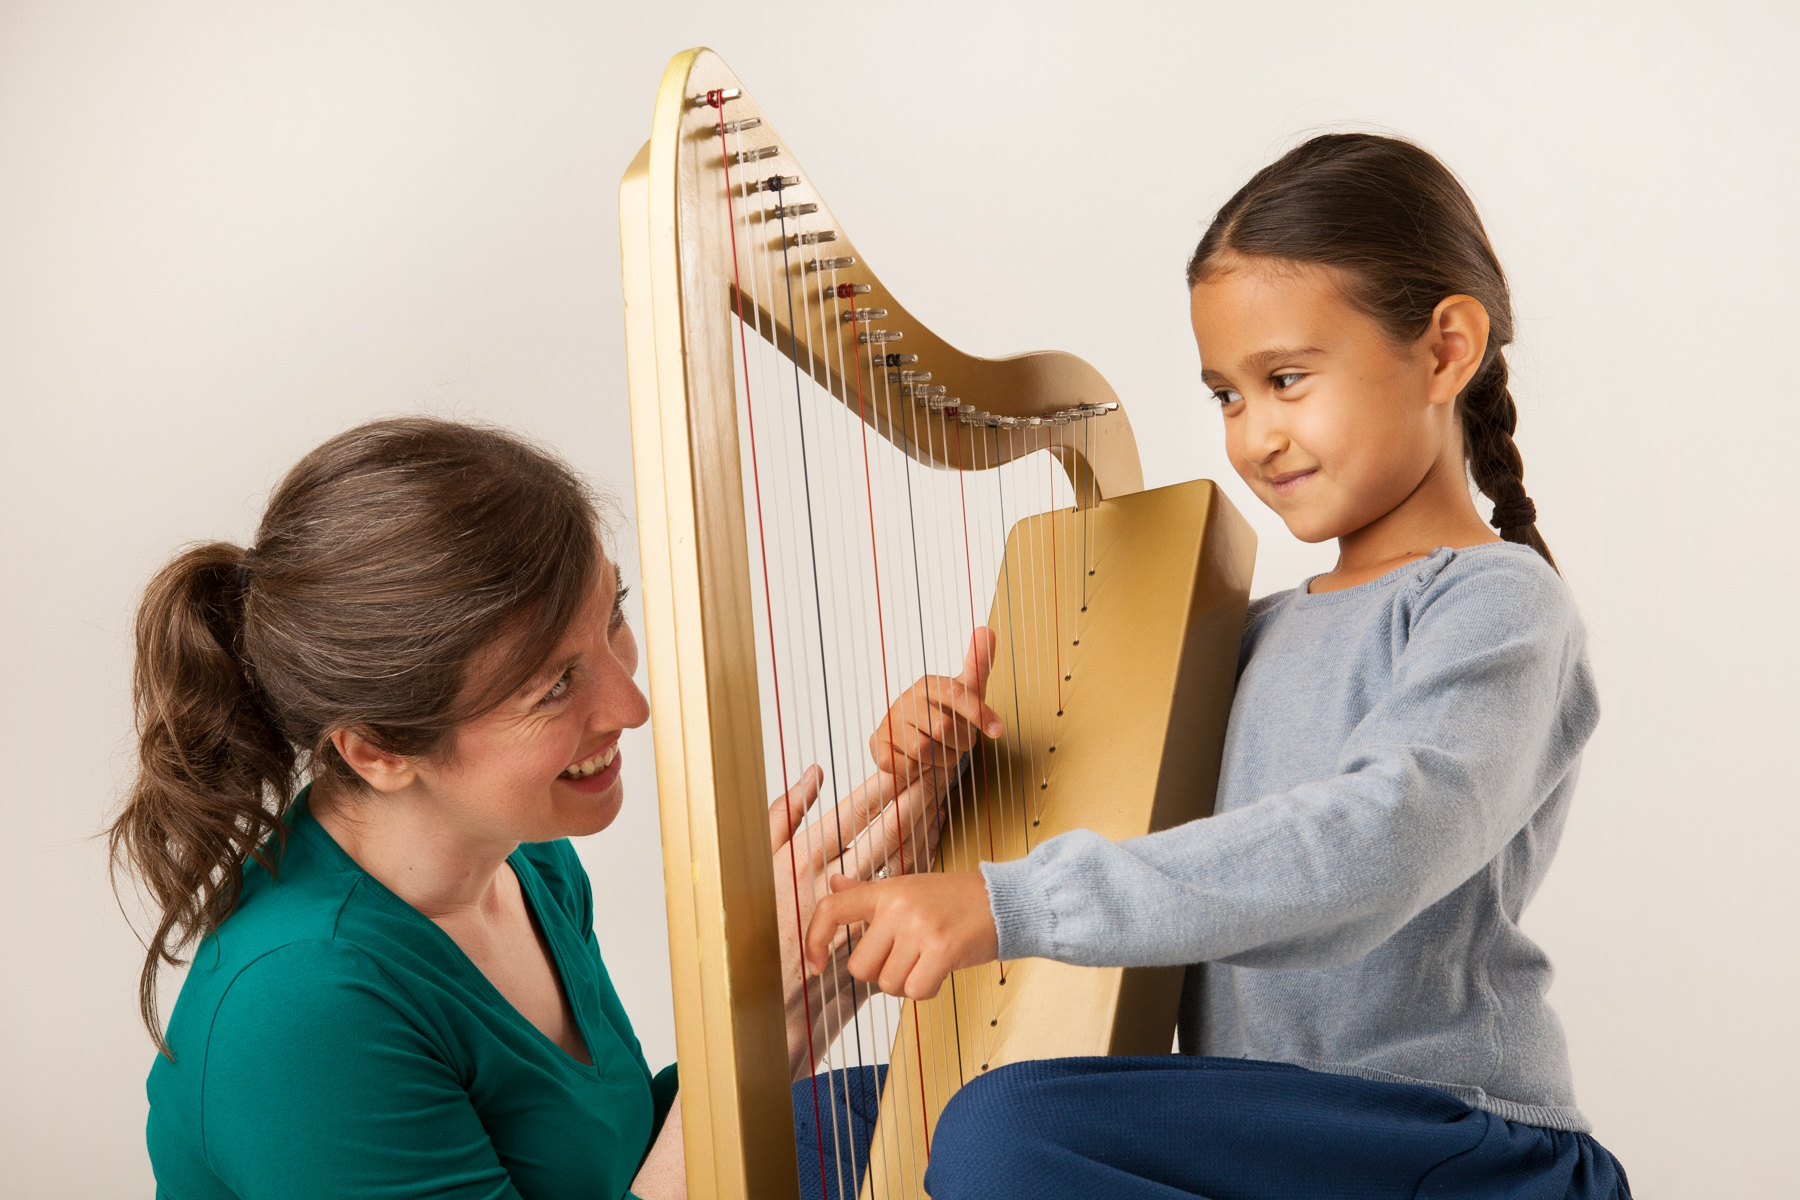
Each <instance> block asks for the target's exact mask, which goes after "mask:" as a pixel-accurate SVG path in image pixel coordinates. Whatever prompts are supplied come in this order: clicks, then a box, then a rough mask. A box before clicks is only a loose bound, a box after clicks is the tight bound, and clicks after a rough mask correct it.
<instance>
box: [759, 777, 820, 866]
mask: <svg viewBox="0 0 1800 1200" xmlns="http://www.w3.org/2000/svg"><path fill="white" fill-rule="evenodd" d="M824 779H825V772H824V771H822V770H820V769H819V766H818V764H817V763H815V764H813V765H812V766H810V767H808V768H806V770H804V771H802V772H800V780H799V782H798V783H796V784H794V786H793V787H791V788H789V789H788V790H787V791H786V792H784V793H782V794H781V795H780V796H777V797H776V798H775V801H774V803H772V804H770V805H769V853H771V854H775V853H778V852H779V851H780V850H781V848H782V847H783V846H785V845H787V844H788V842H790V841H792V840H793V836H794V831H795V830H797V829H799V828H800V822H801V821H802V820H803V819H804V818H805V816H806V810H807V809H809V808H811V807H812V806H813V803H814V802H815V801H817V800H818V798H819V785H820V784H821V783H822V782H824Z"/></svg>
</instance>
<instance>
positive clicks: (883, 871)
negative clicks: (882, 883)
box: [875, 865, 888, 879]
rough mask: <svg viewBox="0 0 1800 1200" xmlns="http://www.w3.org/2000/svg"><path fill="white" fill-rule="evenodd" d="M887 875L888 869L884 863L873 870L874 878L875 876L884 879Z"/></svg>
mask: <svg viewBox="0 0 1800 1200" xmlns="http://www.w3.org/2000/svg"><path fill="white" fill-rule="evenodd" d="M887 877H888V869H887V867H886V866H885V865H884V866H883V867H882V868H881V869H880V870H878V871H876V872H875V878H877V879H886V878H887Z"/></svg>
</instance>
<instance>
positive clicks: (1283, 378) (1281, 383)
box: [1269, 374, 1306, 392]
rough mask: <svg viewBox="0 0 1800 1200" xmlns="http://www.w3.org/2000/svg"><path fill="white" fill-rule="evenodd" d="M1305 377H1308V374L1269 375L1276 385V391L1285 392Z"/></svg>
mask: <svg viewBox="0 0 1800 1200" xmlns="http://www.w3.org/2000/svg"><path fill="white" fill-rule="evenodd" d="M1304 378H1306V376H1304V375H1298V374H1295V375H1271V376H1270V377H1269V381H1270V382H1271V383H1273V384H1274V385H1275V390H1276V391H1278V392H1285V391H1287V390H1288V389H1289V388H1291V387H1293V386H1294V385H1295V384H1296V383H1299V382H1300V381H1301V380H1302V379H1304Z"/></svg>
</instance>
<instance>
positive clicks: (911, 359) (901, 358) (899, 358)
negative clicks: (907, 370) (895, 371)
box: [876, 354, 919, 367]
mask: <svg viewBox="0 0 1800 1200" xmlns="http://www.w3.org/2000/svg"><path fill="white" fill-rule="evenodd" d="M876 361H877V362H879V363H880V364H881V365H882V366H885V367H904V366H905V365H906V364H907V363H916V362H918V361H919V356H918V355H916V354H879V355H876Z"/></svg>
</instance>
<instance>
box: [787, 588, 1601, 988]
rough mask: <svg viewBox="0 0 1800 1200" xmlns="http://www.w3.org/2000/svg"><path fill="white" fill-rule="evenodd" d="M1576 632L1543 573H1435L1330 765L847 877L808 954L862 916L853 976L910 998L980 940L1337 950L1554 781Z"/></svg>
mask: <svg viewBox="0 0 1800 1200" xmlns="http://www.w3.org/2000/svg"><path fill="white" fill-rule="evenodd" d="M1581 647H1582V632H1581V627H1580V622H1579V619H1578V618H1577V617H1576V615H1575V612H1574V607H1573V604H1572V603H1571V601H1570V600H1569V598H1568V595H1567V593H1566V591H1564V590H1563V587H1562V584H1561V581H1560V580H1557V579H1556V578H1555V577H1554V576H1551V575H1549V574H1548V573H1547V572H1544V571H1541V570H1538V569H1536V568H1535V567H1533V568H1532V569H1528V570H1527V569H1521V570H1513V571H1504V572H1502V571H1491V570H1490V571H1484V572H1483V573H1482V575H1481V576H1480V578H1479V579H1476V578H1472V577H1470V576H1469V575H1467V574H1463V573H1459V572H1452V571H1446V572H1445V573H1444V575H1441V576H1439V578H1438V580H1437V581H1436V586H1435V587H1434V588H1433V589H1432V590H1431V591H1429V592H1428V593H1427V595H1426V596H1425V597H1423V598H1422V602H1421V604H1420V606H1419V607H1418V608H1417V609H1416V610H1415V612H1414V615H1413V619H1412V625H1411V628H1410V629H1409V631H1408V640H1407V644H1406V646H1405V648H1404V650H1403V651H1402V652H1401V654H1400V657H1399V660H1398V662H1397V664H1396V674H1395V679H1394V686H1393V687H1392V689H1391V690H1390V692H1389V694H1388V695H1387V696H1386V697H1384V698H1383V699H1382V700H1381V701H1380V702H1379V703H1377V704H1376V705H1375V706H1374V707H1373V708H1372V709H1371V710H1370V711H1369V712H1368V713H1367V714H1366V715H1365V717H1364V718H1363V719H1362V720H1361V721H1360V723H1359V724H1358V725H1357V726H1356V728H1355V729H1354V730H1353V731H1352V733H1351V735H1350V737H1349V738H1348V739H1347V740H1346V742H1345V743H1344V746H1343V749H1342V751H1341V753H1340V754H1339V757H1338V762H1337V771H1336V773H1334V774H1333V775H1331V776H1328V777H1326V778H1323V779H1318V780H1315V781H1312V782H1309V783H1304V784H1301V785H1300V786H1298V787H1295V788H1292V789H1290V790H1288V791H1286V792H1281V793H1276V794H1273V795H1268V796H1264V797H1262V798H1261V799H1260V800H1258V801H1256V802H1254V803H1252V804H1249V805H1246V806H1245V807H1243V808H1239V809H1235V810H1233V811H1231V812H1228V813H1223V814H1221V815H1219V816H1215V817H1212V818H1210V819H1207V820H1204V821H1194V822H1190V823H1189V824H1186V825H1183V826H1180V827H1178V828H1175V829H1171V830H1167V831H1165V832H1163V833H1156V834H1151V835H1149V836H1148V837H1142V838H1135V839H1132V840H1130V841H1126V842H1119V843H1114V842H1109V841H1107V840H1106V839H1105V838H1102V837H1100V836H1099V835H1098V834H1095V833H1092V832H1088V831H1084V830H1077V831H1074V832H1071V833H1066V834H1063V835H1062V836H1060V837H1057V838H1052V839H1051V840H1049V841H1047V842H1045V843H1043V844H1042V845H1040V846H1038V847H1037V848H1036V849H1035V850H1033V851H1032V852H1031V854H1029V855H1028V856H1026V857H1025V858H1023V859H1020V860H1016V861H1013V862H1007V863H983V864H982V876H984V877H985V885H986V886H985V889H983V888H982V886H981V884H982V883H983V878H982V877H981V876H975V875H973V874H970V875H967V876H957V875H926V876H920V877H917V878H909V879H904V880H888V881H884V882H881V883H874V884H864V885H861V886H855V885H851V886H850V887H848V888H845V889H844V890H841V891H840V894H838V895H835V896H833V897H832V898H831V899H830V900H828V901H826V902H824V903H822V904H821V905H820V908H819V913H818V917H817V919H816V920H815V921H814V925H813V928H812V929H811V930H810V931H809V934H808V946H807V950H808V962H809V965H811V966H812V967H813V968H814V969H815V970H816V969H818V967H819V964H820V963H821V962H822V961H823V950H824V947H825V937H826V932H827V931H826V929H824V928H822V926H825V925H826V923H827V922H831V923H836V924H843V923H866V924H867V929H866V932H865V933H864V935H863V937H862V943H861V945H860V946H859V947H858V950H857V952H856V954H854V955H852V957H851V959H850V963H849V966H850V970H851V972H852V974H854V975H855V976H856V977H857V978H859V979H868V980H879V981H880V983H881V985H882V987H883V989H884V990H887V991H890V992H895V993H903V994H905V995H907V996H911V997H914V998H922V997H927V996H931V995H934V994H935V993H936V992H937V990H938V987H939V985H940V984H941V983H942V981H943V977H944V975H945V973H947V972H948V971H950V970H953V969H956V968H959V967H967V966H972V965H975V964H976V963H978V962H983V961H988V960H990V959H992V958H994V957H999V958H1002V959H1011V958H1024V957H1042V958H1053V959H1057V960H1060V961H1062V962H1068V963H1075V964H1079V965H1086V966H1175V965H1179V964H1183V963H1192V962H1207V961H1227V962H1231V963H1235V964H1238V965H1246V966H1260V967H1317V966H1331V965H1336V964H1342V963H1348V962H1353V961H1355V960H1356V959H1358V958H1360V957H1362V956H1363V955H1364V954H1366V953H1368V952H1369V951H1370V950H1372V949H1374V948H1375V947H1376V946H1378V945H1380V944H1381V943H1382V942H1383V941H1385V940H1386V939H1387V938H1388V937H1389V936H1390V935H1392V934H1393V933H1394V932H1395V931H1396V930H1398V929H1399V928H1400V927H1401V926H1403V925H1405V924H1406V923H1407V922H1408V921H1410V920H1412V918H1413V917H1414V916H1416V915H1418V914H1419V913H1420V912H1422V911H1423V910H1424V909H1425V908H1427V907H1428V906H1430V905H1431V904H1433V903H1434V902H1436V901H1437V900H1439V899H1441V898H1442V897H1444V896H1446V895H1448V894H1449V893H1450V892H1451V891H1452V890H1454V889H1455V888H1456V887H1457V886H1458V885H1460V884H1461V883H1463V882H1464V881H1465V880H1467V879H1468V878H1469V877H1470V876H1472V875H1473V874H1474V873H1475V872H1476V871H1478V870H1479V869H1480V868H1481V867H1482V866H1483V865H1484V864H1485V863H1487V862H1489V861H1490V860H1491V859H1493V857H1494V856H1495V855H1496V854H1498V853H1499V851H1500V849H1501V847H1503V846H1505V845H1506V843H1507V842H1508V841H1510V840H1511V839H1512V838H1514V837H1516V836H1518V835H1519V833H1520V832H1521V830H1523V829H1524V828H1525V826H1526V825H1527V823H1528V822H1529V821H1530V819H1531V817H1532V814H1533V813H1534V812H1535V811H1536V809H1537V807H1538V805H1540V804H1541V803H1542V802H1543V801H1544V800H1545V799H1546V798H1547V797H1548V796H1549V795H1550V794H1551V792H1552V791H1553V790H1554V789H1555V788H1557V787H1559V786H1564V785H1565V784H1568V783H1572V781H1573V773H1574V771H1575V769H1576V764H1577V761H1578V757H1579V755H1580V752H1581V748H1582V746H1583V745H1584V744H1585V743H1586V741H1587V739H1588V736H1589V734H1591V733H1592V731H1593V728H1594V725H1595V723H1596V722H1597V720H1598V719H1599V707H1598V703H1597V700H1596V698H1595V691H1594V686H1593V680H1592V677H1591V675H1590V673H1589V671H1588V668H1587V663H1586V660H1585V658H1584V657H1583V655H1582V649H1581ZM1322 652H1323V653H1329V648H1323V649H1322ZM1233 719H1234V721H1235V720H1236V719H1237V715H1236V714H1234V717H1233ZM840 886H841V885H840ZM984 901H985V903H984Z"/></svg>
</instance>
